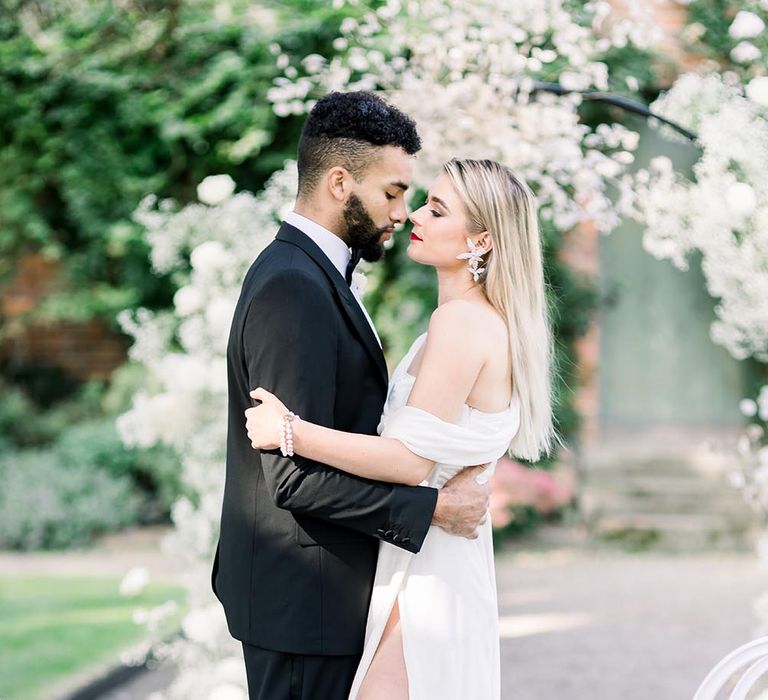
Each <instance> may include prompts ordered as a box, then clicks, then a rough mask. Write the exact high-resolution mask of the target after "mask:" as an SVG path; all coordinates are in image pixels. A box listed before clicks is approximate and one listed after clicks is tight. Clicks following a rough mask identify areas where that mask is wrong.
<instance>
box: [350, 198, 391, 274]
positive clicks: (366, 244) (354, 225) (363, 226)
mask: <svg viewBox="0 0 768 700" xmlns="http://www.w3.org/2000/svg"><path fill="white" fill-rule="evenodd" d="M343 217H344V224H345V226H346V228H347V235H348V236H349V244H350V246H351V247H352V248H359V249H360V252H361V254H362V258H363V260H366V261H367V262H376V261H377V260H381V258H382V257H384V245H383V244H382V243H381V242H380V241H381V237H382V236H383V235H384V233H385V232H387V231H390V230H391V229H392V225H391V224H390V225H388V226H383V227H381V228H379V227H377V226H376V224H375V223H374V221H373V219H372V218H371V216H370V214H369V213H368V210H367V209H366V208H365V205H364V204H363V201H362V200H361V199H360V197H358V196H357V195H356V194H351V195H349V199H348V200H347V203H346V204H345V205H344V211H343Z"/></svg>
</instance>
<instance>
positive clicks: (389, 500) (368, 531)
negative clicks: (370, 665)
mask: <svg viewBox="0 0 768 700" xmlns="http://www.w3.org/2000/svg"><path fill="white" fill-rule="evenodd" d="M420 147H421V141H420V139H419V136H418V134H417V133H416V128H415V125H414V123H413V121H412V120H411V119H410V118H408V117H407V116H405V115H404V114H402V113H401V112H400V111H398V110H397V109H395V108H394V107H393V106H391V105H389V104H387V103H386V102H384V101H383V100H381V99H380V98H378V97H376V96H375V95H373V94H370V93H364V92H353V93H346V94H341V93H331V94H329V95H326V96H325V97H324V98H323V99H321V100H320V101H319V102H318V103H317V104H316V105H315V107H314V108H313V109H312V111H311V113H310V114H309V116H308V118H307V120H306V123H305V125H304V129H303V131H302V135H301V140H300V142H299V154H298V170H299V191H298V197H297V200H296V206H295V210H294V211H293V212H291V213H290V214H288V215H287V216H286V217H285V221H284V223H283V224H282V225H281V227H280V229H279V231H278V233H277V237H276V239H275V240H274V241H273V242H272V243H271V244H270V245H269V246H268V247H267V248H266V249H265V250H264V251H263V252H262V253H261V255H259V257H258V258H257V259H256V261H255V262H254V263H253V265H252V266H251V268H250V269H249V271H248V273H247V274H246V276H245V280H244V282H243V286H242V290H241V294H240V299H239V301H238V304H237V308H236V310H235V315H234V319H233V321H232V327H231V331H230V336H229V345H228V349H227V367H228V383H229V423H228V437H227V473H226V482H225V487H224V503H223V509H222V516H221V532H220V538H219V544H218V547H217V550H216V557H215V560H214V565H213V575H212V583H213V589H214V592H215V593H216V596H217V597H218V598H219V600H220V601H221V603H222V604H223V606H224V610H225V613H226V616H227V623H228V626H229V631H230V633H231V634H232V636H233V637H235V638H236V639H238V640H240V641H241V642H242V645H243V652H244V656H245V664H246V673H247V677H248V688H249V695H250V698H252V699H253V698H258V699H259V700H289V699H290V700H293V699H294V698H296V699H299V698H302V699H305V700H345V699H346V697H347V693H348V691H349V688H350V686H351V683H352V678H353V676H354V673H355V669H356V667H357V664H358V662H359V659H360V654H361V652H362V647H363V638H364V633H365V622H366V616H367V611H368V604H369V602H370V597H371V590H372V585H373V578H374V573H375V569H376V558H377V552H378V546H379V543H378V540H379V539H381V540H383V541H385V542H389V543H391V544H393V545H395V546H398V547H402V548H403V549H406V550H408V551H410V552H414V553H415V552H418V551H419V549H420V548H421V545H422V543H423V541H424V538H425V536H426V534H427V530H428V528H429V526H430V524H435V525H438V526H440V527H442V528H444V529H446V530H448V531H449V532H452V533H454V534H457V535H463V536H467V537H473V536H474V535H475V530H476V528H477V526H478V524H479V522H480V520H481V519H482V518H483V517H484V514H485V511H486V508H487V505H488V486H487V485H479V484H477V483H475V482H474V478H473V477H474V476H475V475H476V473H477V470H475V469H471V470H465V471H464V472H462V473H461V474H460V475H459V476H457V477H456V478H455V479H454V480H452V481H451V482H448V484H446V485H445V487H444V488H443V489H442V490H441V491H440V492H438V491H437V490H436V489H433V488H426V487H413V486H403V485H399V484H391V483H383V482H376V481H369V480H366V479H362V478H358V477H355V476H352V475H348V474H345V473H343V472H340V471H337V470H335V469H333V468H332V467H329V466H326V465H324V464H320V463H317V462H314V461H312V460H308V459H304V458H302V457H300V456H298V455H296V456H293V457H283V456H282V455H281V453H280V451H279V450H262V451H260V452H259V451H257V450H254V449H252V447H251V444H250V442H249V440H248V436H247V434H246V429H245V410H246V409H247V408H249V407H250V406H251V402H250V400H249V392H250V391H251V390H252V389H254V388H255V387H257V386H262V387H264V388H266V389H267V390H269V391H271V392H274V393H276V394H277V395H278V396H280V398H281V399H282V400H283V401H285V403H286V405H287V406H288V407H289V408H290V409H291V410H292V411H294V412H295V413H297V414H299V415H300V416H301V417H302V418H305V419H307V420H309V421H312V422H314V423H319V424H320V425H324V426H328V427H332V428H336V429H339V430H344V431H348V432H357V433H364V434H369V435H375V434H376V428H377V425H378V423H379V419H380V417H381V413H382V407H383V405H384V402H385V400H386V397H387V385H388V376H387V367H386V364H385V362H384V355H383V353H382V350H381V346H380V342H379V340H378V336H377V335H376V330H375V328H374V327H373V323H372V322H371V319H370V317H369V316H368V314H367V312H366V311H365V308H364V307H363V305H362V302H361V299H360V294H359V291H358V290H357V288H356V286H355V285H354V283H352V286H350V283H351V279H352V270H353V268H354V265H355V264H356V262H357V260H358V259H359V258H360V257H362V258H363V259H364V260H368V261H376V260H379V259H380V258H381V257H382V255H383V245H382V244H383V242H384V241H386V240H387V239H388V238H389V237H390V236H391V235H392V232H393V230H394V227H395V225H396V224H400V223H403V222H404V221H405V219H406V216H407V212H406V204H405V191H406V190H407V189H408V186H409V183H410V180H411V171H412V168H413V161H414V154H415V153H416V152H417V151H418V150H419V149H420ZM350 246H351V248H352V252H351V253H350V249H349V248H350ZM461 565H462V564H461V563H460V562H457V566H461Z"/></svg>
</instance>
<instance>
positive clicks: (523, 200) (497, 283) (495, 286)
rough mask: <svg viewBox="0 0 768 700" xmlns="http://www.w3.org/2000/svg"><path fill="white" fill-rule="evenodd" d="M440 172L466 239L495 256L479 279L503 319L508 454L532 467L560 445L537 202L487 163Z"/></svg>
mask: <svg viewBox="0 0 768 700" xmlns="http://www.w3.org/2000/svg"><path fill="white" fill-rule="evenodd" d="M443 168H444V169H445V172H446V173H447V174H448V176H449V177H450V179H451V183H452V184H453V186H454V188H455V189H456V192H457V193H458V194H459V196H460V197H461V199H462V200H463V201H464V205H465V206H466V208H467V212H468V215H469V217H468V218H469V221H468V223H467V225H468V228H469V230H470V232H472V233H479V232H481V231H487V232H488V234H489V236H490V238H491V240H492V241H493V249H492V250H491V251H490V252H489V253H487V254H486V255H485V256H484V257H483V260H484V262H483V264H482V266H483V267H485V269H486V272H485V273H482V276H481V277H480V279H479V280H478V284H480V285H481V286H482V288H483V291H484V292H485V295H486V297H487V298H488V300H489V301H490V302H491V304H492V305H493V306H494V308H495V309H496V310H497V311H498V312H499V313H500V314H501V315H502V316H503V317H504V319H506V322H507V329H508V331H509V344H510V348H509V349H510V353H511V358H512V382H513V387H514V390H515V391H516V392H517V395H518V397H519V399H520V408H521V410H520V429H519V430H518V432H517V434H516V435H515V438H514V440H513V441H512V444H511V445H510V448H509V452H510V454H512V455H513V456H516V457H520V458H522V459H527V460H531V461H537V460H538V459H540V458H541V455H542V452H546V453H547V454H549V453H550V452H551V449H552V443H553V441H557V442H558V443H560V444H562V443H561V441H560V438H559V436H558V435H557V433H556V431H555V428H554V425H553V419H552V401H553V386H552V380H553V378H554V370H553V360H554V339H553V333H552V328H551V325H550V313H549V308H548V301H547V294H546V289H545V287H546V284H545V281H544V265H543V255H542V248H541V240H540V236H539V224H538V220H537V217H536V198H535V196H534V195H533V193H532V192H531V190H530V189H529V188H528V185H526V183H525V182H524V181H523V180H522V179H520V178H518V177H517V176H516V175H515V174H514V173H513V172H512V171H511V170H510V169H509V168H507V167H506V166H504V165H501V164H500V163H497V162H495V161H492V160H470V159H465V160H458V159H454V160H451V161H449V162H448V163H446V164H445V165H444V166H443Z"/></svg>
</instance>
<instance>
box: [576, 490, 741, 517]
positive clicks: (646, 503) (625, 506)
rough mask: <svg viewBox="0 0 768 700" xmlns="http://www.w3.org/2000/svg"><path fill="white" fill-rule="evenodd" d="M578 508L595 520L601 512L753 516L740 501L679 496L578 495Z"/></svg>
mask: <svg viewBox="0 0 768 700" xmlns="http://www.w3.org/2000/svg"><path fill="white" fill-rule="evenodd" d="M579 502H580V505H581V509H582V511H583V512H585V513H586V514H590V515H592V516H593V517H594V515H595V514H600V513H639V514H648V515H650V514H653V513H680V514H681V515H697V514H699V513H712V514H715V515H722V516H724V517H728V518H730V519H732V520H734V521H745V522H751V521H752V520H753V519H754V515H753V514H752V511H751V509H750V507H749V506H748V505H747V504H746V503H745V502H743V501H741V500H735V501H731V500H725V499H723V500H720V501H718V500H710V499H698V498H688V497H685V496H680V495H674V494H672V495H670V494H668V495H664V494H653V495H650V496H641V497H638V496H633V495H631V494H615V493H614V494H597V493H582V494H581V495H580V496H579Z"/></svg>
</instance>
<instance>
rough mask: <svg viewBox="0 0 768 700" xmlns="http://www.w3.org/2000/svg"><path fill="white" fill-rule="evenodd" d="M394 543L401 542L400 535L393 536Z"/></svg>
mask: <svg viewBox="0 0 768 700" xmlns="http://www.w3.org/2000/svg"><path fill="white" fill-rule="evenodd" d="M392 541H393V542H399V541H400V535H392Z"/></svg>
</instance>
